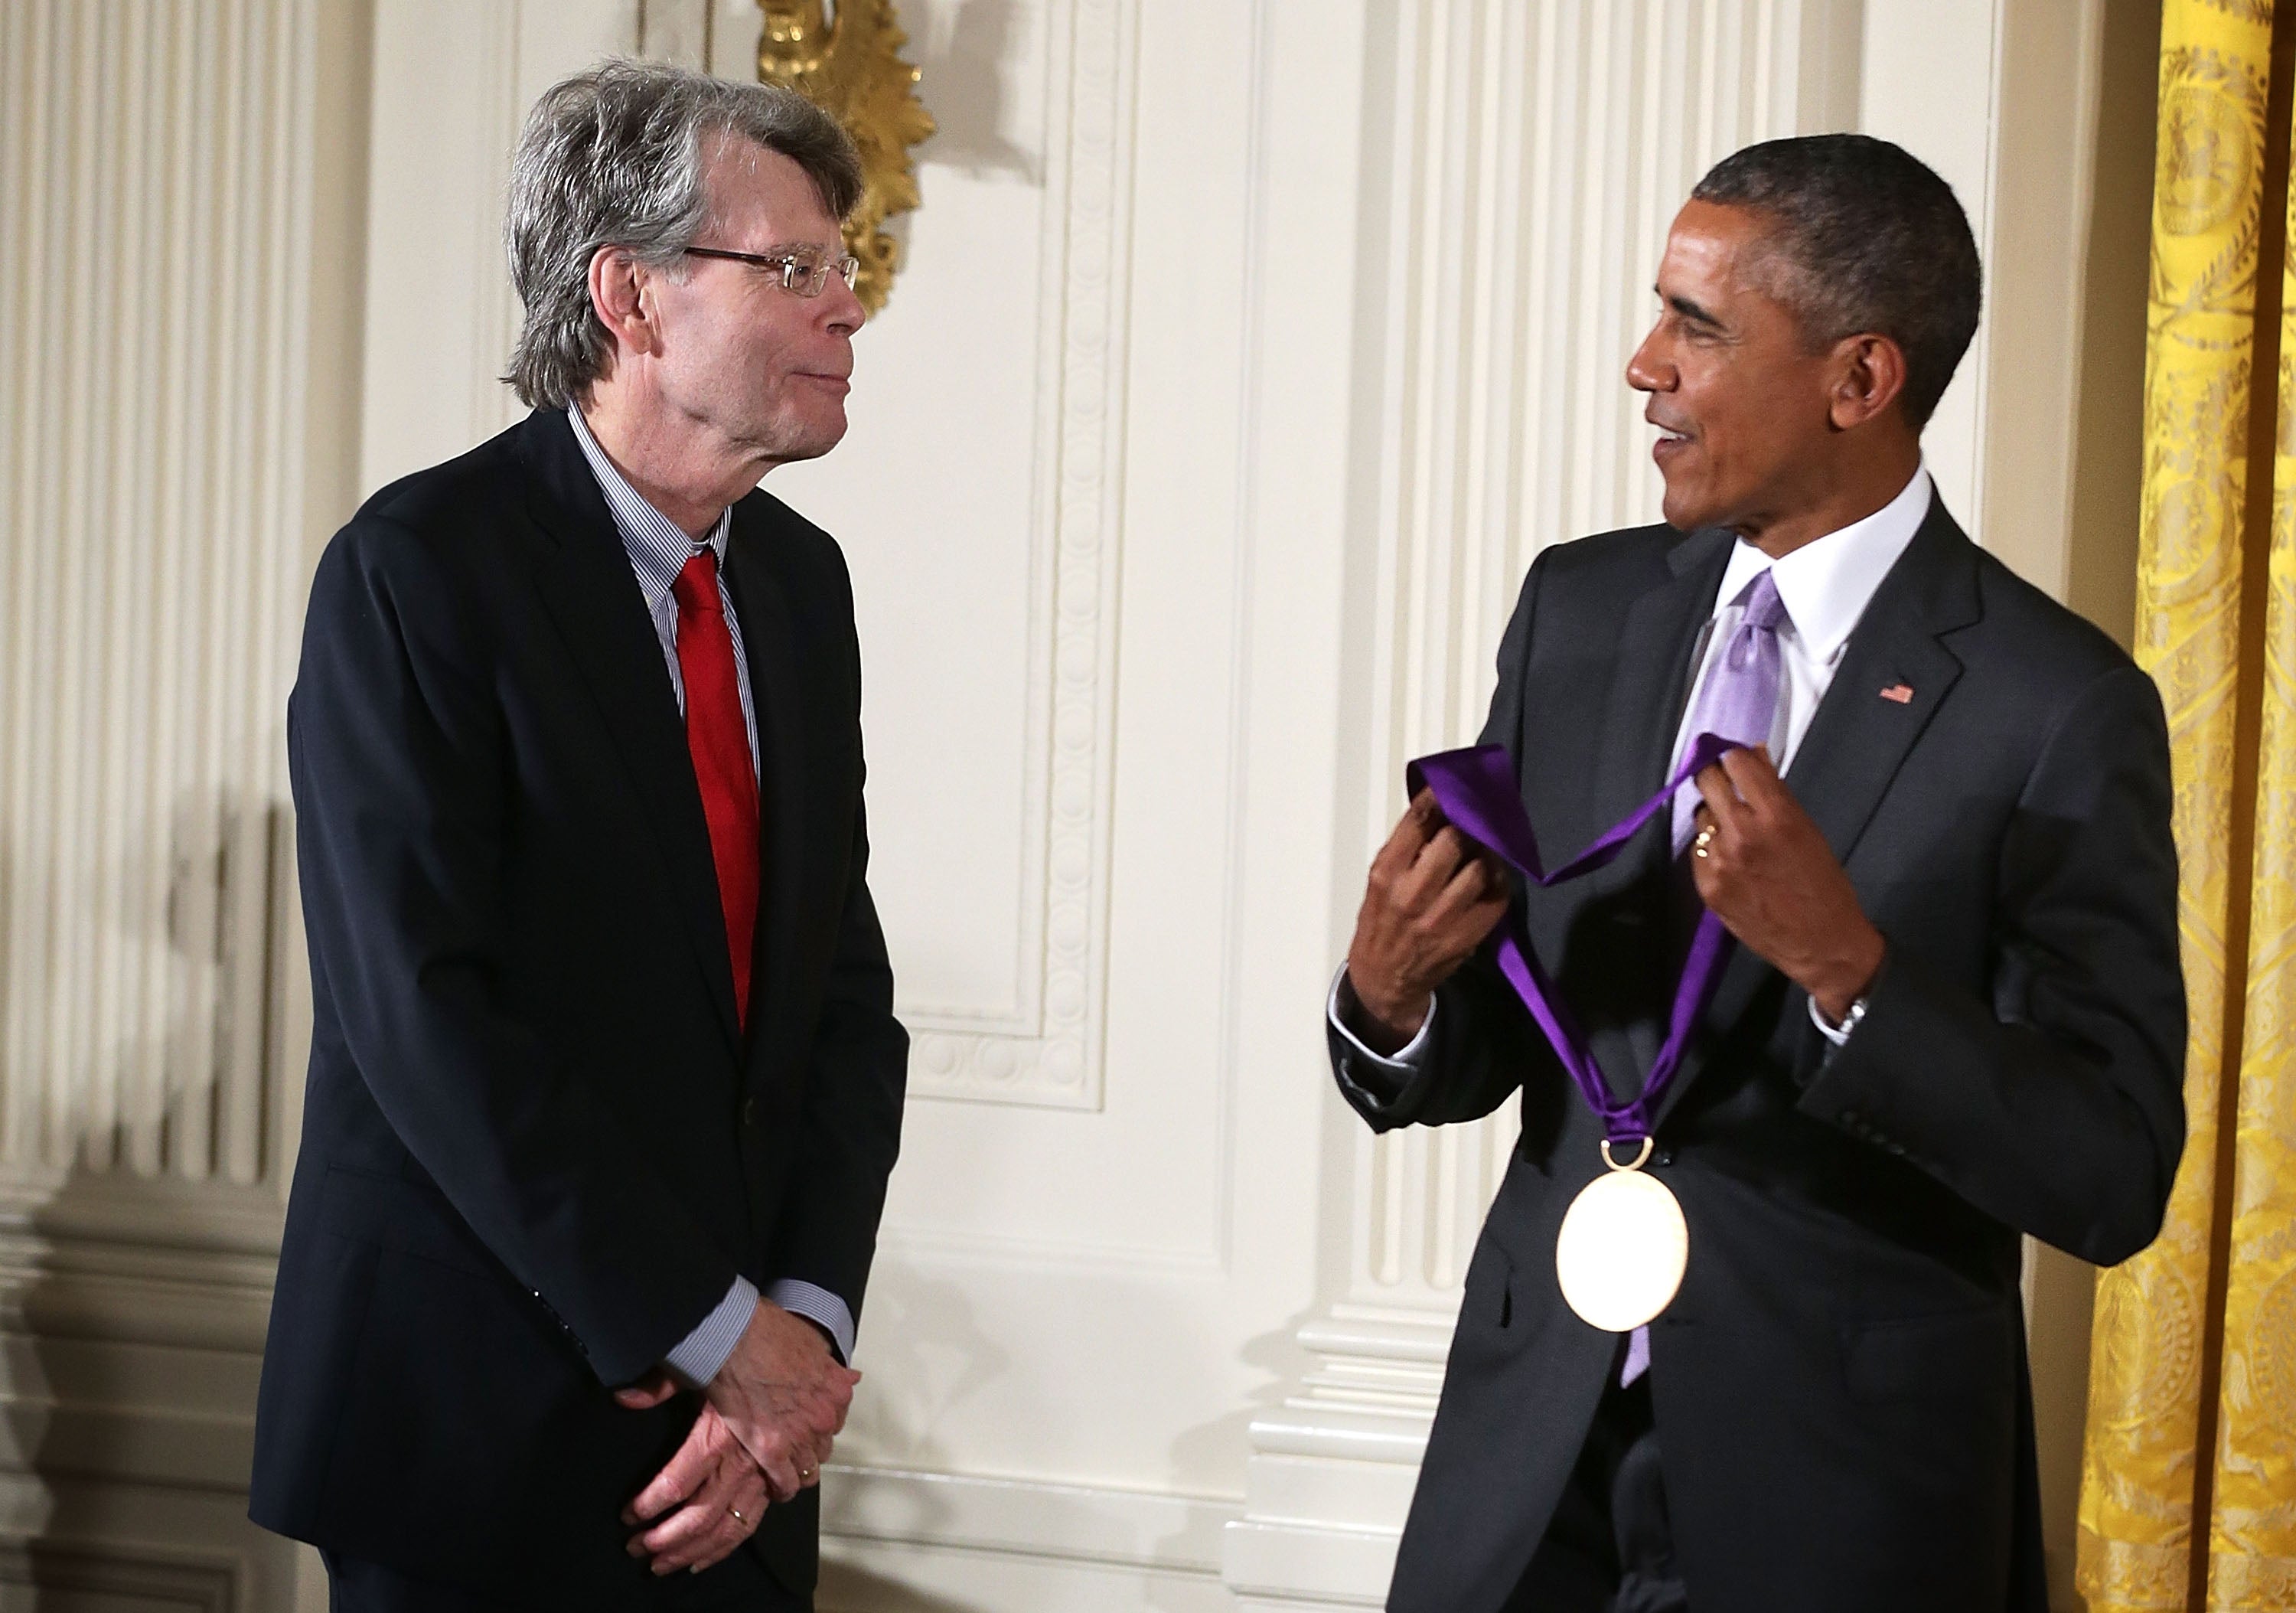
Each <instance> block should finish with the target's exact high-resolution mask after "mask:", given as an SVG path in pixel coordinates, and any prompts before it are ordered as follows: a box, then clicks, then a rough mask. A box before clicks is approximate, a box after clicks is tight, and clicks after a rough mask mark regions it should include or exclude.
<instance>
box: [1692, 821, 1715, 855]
mask: <svg viewBox="0 0 2296 1613" xmlns="http://www.w3.org/2000/svg"><path fill="white" fill-rule="evenodd" d="M1690 852H1691V855H1692V856H1693V857H1711V856H1712V855H1714V826H1713V825H1712V824H1708V825H1707V826H1706V827H1704V828H1702V829H1701V830H1699V831H1698V838H1697V839H1695V840H1693V841H1692V842H1691V843H1690Z"/></svg>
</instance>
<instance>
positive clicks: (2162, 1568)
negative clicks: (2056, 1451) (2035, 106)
mask: <svg viewBox="0 0 2296 1613" xmlns="http://www.w3.org/2000/svg"><path fill="white" fill-rule="evenodd" d="M2274 21H2275V20H2274V17H2273V6H2272V4H2271V0H2166V4H2164V5H2163V7H2162V16H2161V79H2160V84H2161V97H2160V103H2159V128H2158V142H2159V144H2158V152H2157V165H2156V169H2155V175H2154V193H2153V251H2152V276H2151V288H2150V303H2151V309H2150V328H2149V330H2148V333H2147V342H2146V356H2145V379H2144V492H2143V506H2142V507H2143V523H2144V527H2143V532H2142V535H2141V539H2140V548H2139V556H2138V582H2137V607H2136V608H2137V618H2136V656H2137V660H2138V662H2140V663H2141V664H2142V665H2143V666H2144V668H2145V669H2146V670H2147V671H2150V672H2151V673H2152V674H2153V678H2154V679H2155V680H2156V681H2157V682H2158V683H2159V684H2160V687H2161V696H2162V699H2163V701H2164V702H2165V703H2166V704H2167V707H2168V712H2169V732H2170V742H2171V751H2172V759H2173V762H2174V766H2175V771H2176V829H2177V852H2178V856H2179V860H2180V863H2181V871H2182V890H2181V893H2180V903H2179V913H2178V921H2179V927H2180V931H2181V939H2182V943H2183V950H2184V965H2185V985H2186V990H2187V992H2188V994H2189V999H2190V1006H2191V1014H2192V1030H2191V1037H2190V1041H2189V1045H2188V1048H2187V1052H2186V1062H2185V1108H2186V1115H2187V1122H2188V1127H2189V1130H2188V1134H2187V1139H2186V1142H2185V1156H2184V1160H2183V1164H2182V1167H2181V1169H2180V1170H2179V1172H2178V1174H2177V1183H2176V1189H2175V1192H2174V1195H2173V1197H2172V1198H2171V1201H2170V1205H2169V1220H2168V1224H2167V1226H2166V1228H2165V1229H2164V1230H2163V1231H2162V1233H2161V1238H2160V1240H2159V1241H2158V1242H2156V1243H2155V1244H2154V1245H2153V1247H2151V1248H2149V1249H2147V1250H2146V1251H2145V1252H2144V1254H2142V1255H2138V1256H2137V1257H2136V1259H2134V1260H2131V1261H2129V1262H2128V1263H2125V1264H2123V1265H2121V1266H2119V1267H2116V1268H2114V1269H2112V1270H2111V1271H2104V1272H2103V1273H2101V1274H2100V1275H2099V1279H2098V1283H2097V1296H2096V1313H2095V1343H2094V1348H2093V1352H2092V1357H2091V1363H2090V1379H2089V1410H2088V1427H2087V1444H2086V1447H2085V1451H2084V1456H2083V1464H2082V1482H2081V1499H2080V1515H2079V1568H2078V1574H2077V1580H2078V1584H2079V1589H2080V1591H2081V1592H2082V1593H2083V1594H2084V1595H2085V1596H2086V1597H2087V1605H2088V1608H2089V1609H2090V1613H2139V1610H2144V1613H2152V1610H2154V1609H2177V1610H2178V1613H2183V1610H2185V1609H2188V1608H2195V1607H2196V1606H2204V1607H2205V1608H2206V1609H2209V1610H2210V1613H2216V1610H2218V1609H2223V1610H2226V1613H2230V1610H2231V1609H2243V1610H2247V1609H2296V1454H2292V1444H2296V1141H2292V1138H2296V1090H2292V1089H2296V1077H2292V1074H2291V1064H2292V1059H2296V366H2292V364H2291V358H2292V356H2296V318H2292V317H2291V315H2292V311H2296V276H2290V275H2289V273H2288V271H2287V268H2286V267H2285V265H2284V261H2282V260H2284V259H2285V258H2286V256H2287V254H2286V252H2285V251H2284V248H2283V245H2282V243H2284V240H2285V239H2286V236H2285V235H2284V234H2283V233H2282V232H2281V231H2280V230H2278V229H2277V228H2276V229H2273V230H2271V231H2269V232H2267V229H2266V228H2265V225H2266V222H2267V217H2271V218H2272V222H2273V223H2274V224H2277V223H2278V222H2279V220H2280V218H2286V217H2289V216H2290V213H2291V208H2290V200H2291V199H2290V197H2289V195H2288V194H2287V185H2286V181H2285V178H2284V173H2285V165H2284V163H2281V162H2277V161H2275V162H2269V163H2267V138H2270V139H2272V140H2274V141H2276V142H2277V143H2279V144H2285V143H2286V142H2287V140H2288V133H2287V130H2286V129H2285V128H2278V129H2274V130H2272V131H2271V132H2270V135H2269V136H2267V125H2268V114H2270V113H2271V112H2272V111H2273V106H2272V101H2271V95H2270V89H2271V78H2272V64H2273V32H2274ZM2279 22H2280V27H2281V28H2282V29H2292V28H2296V17H2283V18H2281V19H2280V20H2279ZM2267 170H2270V171H2271V173H2272V175H2273V190H2274V193H2272V194H2269V195H2267ZM2267 235H2270V236H2271V237H2272V240H2273V243H2274V246H2273V251H2272V253H2271V256H2272V258H2273V259H2274V261H2271V262H2269V263H2266V262H2264V261H2263V260H2262V259H2263V257H2264V251H2263V248H2264V244H2265V241H2266V237H2267ZM2259 272H2261V273H2262V275H2264V276H2268V279H2267V280H2266V281H2265V283H2264V284H2265V285H2266V286H2267V289H2268V290H2270V291H2272V292H2276V293H2277V294H2276V295H2275V296H2272V297H2270V298H2268V299H2267V301H2268V302H2270V303H2275V304H2276V305H2277V309H2276V313H2277V316H2278V317H2276V318H2273V317H2271V312H2269V311H2268V312H2267V319H2269V320H2270V325H2269V328H2268V329H2267V332H2266V334H2267V338H2268V339H2269V340H2267V343H2266V350H2267V351H2271V352H2276V354H2277V356H2278V361H2277V363H2276V365H2274V366H2273V368H2274V369H2275V371H2276V373H2275V374H2267V375H2265V376H2261V377H2257V376H2254V375H2253V374H2252V370H2253V366H2254V361H2255V358H2256V355H2257V351H2258V346H2259V343H2258V340H2257V339H2258V335H2259V331H2258V328H2257V320H2258V301H2259V298H2258V292H2259ZM2256 385H2261V386H2264V387H2266V388H2268V389H2270V390H2269V391H2267V394H2266V395H2265V397H2264V398H2262V399H2257V398H2256V397H2255V396H2254V393H2253V391H2252V388H2253V387H2254V386H2256ZM2259 401H2261V402H2263V403H2265V404H2267V406H2270V405H2272V404H2274V403H2276V406H2277V407H2276V411H2275V414H2276V422H2277V427H2278V429H2277V431H2276V432H2275V433H2274V440H2271V441H2269V442H2255V443H2251V440H2250V422H2251V414H2252V405H2253V404H2254V403H2256V402H2259ZM2268 417H2269V416H2268ZM2267 476H2268V477H2269V486H2270V499H2269V508H2270V511H2271V521H2270V526H2271V532H2270V561H2269V567H2268V589H2267V594H2266V602H2265V605H2264V608H2265V612H2266V621H2265V631H2264V633H2263V635H2262V640H2263V644H2262V651H2263V653H2262V654H2260V655H2259V654H2257V653H2256V646H2255V643H2254V641H2253V636H2251V645H2250V653H2249V654H2245V655H2244V654H2243V635H2242V603H2243V584H2244V582H2251V581H2252V580H2251V579H2247V578H2245V577H2244V576H2243V571H2244V567H2243V554H2244V553H2246V552H2249V551H2251V548H2252V547H2254V545H2255V544H2256V543H2257V542H2259V541H2260V540H2261V539H2262V538H2263V536H2264V535H2263V534H2262V533H2252V532H2251V531H2250V530H2249V529H2250V526H2251V520H2252V519H2253V517H2252V516H2251V510H2252V509H2255V508H2257V507H2258V505H2257V504H2256V503H2252V501H2251V497H2250V492H2251V479H2252V478H2254V479H2256V480H2257V481H2261V480H2262V479H2263V478H2265V477H2267ZM2258 491H2259V493H2260V492H2261V491H2262V489H2261V488H2260V487H2259V489H2258ZM2254 605H2255V601H2254V599H2253V595H2252V593H2251V608H2254ZM2259 694H2260V697H2261V699H2260V704H2261V710H2260V713H2259V712H2258V708H2257V704H2256V703H2257V702H2258V700H2259ZM2244 703H2246V704H2247V709H2248V710H2249V712H2251V722H2252V723H2253V727H2252V728H2251V730H2250V733H2249V735H2247V736H2244V735H2243V728H2242V721H2241V717H2242V711H2243V704H2244ZM2259 716H2260V720H2258V718H2259ZM2247 744H2253V745H2254V746H2255V749H2254V750H2253V752H2251V753H2248V754H2246V755H2244V754H2243V751H2244V750H2245V748H2246V745H2247ZM2251 757H2252V758H2253V761H2254V768H2255V771H2254V778H2255V780H2256V783H2255V794H2254V795H2253V797H2252V798H2248V799H2243V797H2245V796H2246V794H2247V792H2246V791H2245V790H2244V789H2243V787H2242V785H2243V781H2244V779H2245V778H2246V777H2247V772H2246V767H2245V765H2244V764H2245V763H2246V762H2248V761H2250V760H2251ZM2243 935H2244V936H2245V942H2246V944H2245V946H2242V945H2241V944H2240V938H2241V937H2243ZM2235 1004H2237V1005H2238V1007H2239V1012H2240V1016H2239V1018H2238V1019H2237V1021H2235V1020H2233V1019H2232V1018H2231V1017H2229V1012H2230V1010H2231V1008H2233V1006H2234V1005H2235ZM2228 1041H2232V1042H2236V1044H2237V1053H2236V1055H2231V1056H2229V1057H2228V1054H2230V1052H2231V1050H2230V1049H2228V1046H2227V1043H2228ZM2227 1105H2229V1106H2231V1111H2230V1118H2231V1119H2232V1121H2233V1123H2234V1129H2233V1133H2232V1136H2233V1146H2232V1148H2231V1150H2230V1153H2229V1156H2228V1157H2226V1150H2225V1149H2224V1147H2223V1142H2224V1135H2223V1129H2222V1128H2223V1122H2224V1120H2225V1119H2226V1106H2227ZM2226 1171H2229V1173H2230V1176H2229V1181H2227V1180H2226V1177H2225V1175H2224V1173H2225V1172H2226ZM2226 1189H2229V1190H2228V1191H2227V1190H2226ZM2227 1222H2228V1224H2227ZM2211 1432H2212V1433H2213V1441H2212V1447H2213V1448H2212V1449H2210V1450H2207V1451H2203V1450H2202V1449H2201V1448H2200V1447H2201V1445H2202V1442H2203V1441H2204V1440H2209V1439H2210V1435H2211ZM2203 1509H2205V1510H2206V1514H2207V1516H2206V1517H2205V1518H2201V1517H2199V1516H2198V1514H2199V1513H2200V1512H2201V1511H2202V1510H2203ZM2195 1539H2199V1540H2201V1541H2202V1542H2204V1543H2205V1551H2206V1556H2205V1558H2204V1560H2202V1561H2200V1562H2196V1561H2195V1560H2194V1556H2193V1546H2194V1541H2195ZM2202 1584H2204V1585H2205V1586H2206V1592H2205V1600H2204V1601H2201V1602H2197V1603H2196V1601H2195V1599H2194V1588H2195V1586H2197V1585H2202Z"/></svg>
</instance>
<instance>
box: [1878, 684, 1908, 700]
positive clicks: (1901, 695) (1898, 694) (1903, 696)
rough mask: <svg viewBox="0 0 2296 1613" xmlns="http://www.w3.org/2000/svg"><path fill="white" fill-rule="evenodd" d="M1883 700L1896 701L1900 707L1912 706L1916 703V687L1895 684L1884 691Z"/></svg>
mask: <svg viewBox="0 0 2296 1613" xmlns="http://www.w3.org/2000/svg"><path fill="white" fill-rule="evenodd" d="M1882 699H1884V700H1894V701H1896V702H1897V703H1898V704H1899V705H1911V704H1913V703H1914V686H1913V685H1912V684H1910V683H1893V684H1891V685H1890V687H1888V688H1886V689H1883V690H1882Z"/></svg>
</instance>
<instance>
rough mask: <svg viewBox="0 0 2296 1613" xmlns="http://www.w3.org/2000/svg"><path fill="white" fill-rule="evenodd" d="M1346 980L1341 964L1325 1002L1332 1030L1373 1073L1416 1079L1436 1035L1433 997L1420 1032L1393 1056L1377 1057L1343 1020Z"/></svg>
mask: <svg viewBox="0 0 2296 1613" xmlns="http://www.w3.org/2000/svg"><path fill="white" fill-rule="evenodd" d="M1347 978H1348V966H1347V965H1345V964H1341V966H1340V972H1339V973H1338V974H1336V975H1333V976H1332V989H1331V992H1329V994H1328V995H1326V996H1325V998H1324V1017H1325V1018H1327V1019H1329V1020H1330V1021H1331V1022H1332V1029H1333V1030H1334V1031H1337V1032H1338V1033H1340V1035H1341V1038H1342V1039H1343V1040H1345V1041H1346V1042H1347V1044H1348V1046H1349V1047H1350V1048H1351V1049H1354V1050H1355V1052H1356V1055H1357V1057H1358V1058H1362V1059H1363V1060H1364V1061H1365V1062H1366V1063H1367V1064H1369V1065H1370V1066H1372V1067H1373V1068H1374V1069H1376V1070H1382V1071H1384V1072H1385V1073H1387V1074H1390V1075H1392V1076H1394V1077H1396V1078H1397V1079H1398V1081H1400V1080H1407V1079H1408V1078H1410V1077H1411V1076H1414V1075H1416V1074H1418V1073H1419V1068H1420V1066H1422V1065H1423V1064H1425V1063H1426V1062H1427V1039H1428V1038H1429V1037H1430V1036H1431V1035H1432V1034H1433V1033H1434V1031H1435V1007H1436V1005H1435V1000H1434V999H1433V998H1429V999H1428V1000H1427V1017H1426V1018H1424V1019H1423V1020H1421V1021H1420V1022H1419V1029H1418V1030H1417V1031H1416V1032H1415V1033H1413V1034H1412V1038H1411V1040H1410V1041H1406V1042H1405V1043H1404V1044H1403V1045H1402V1046H1401V1047H1399V1048H1398V1049H1396V1050H1395V1051H1394V1052H1392V1053H1374V1052H1373V1051H1372V1050H1371V1049H1369V1048H1367V1047H1365V1045H1364V1043H1363V1038H1362V1037H1360V1036H1357V1034H1356V1033H1354V1032H1353V1031H1350V1030H1349V1029H1348V1022H1347V1021H1346V1020H1345V1019H1343V1018H1342V1017H1341V1015H1340V987H1341V985H1343V984H1345V983H1346V982H1347Z"/></svg>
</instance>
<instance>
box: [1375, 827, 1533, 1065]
mask: <svg viewBox="0 0 2296 1613" xmlns="http://www.w3.org/2000/svg"><path fill="white" fill-rule="evenodd" d="M1510 895H1511V891H1510V887H1509V885H1508V882H1507V877H1506V875H1505V871H1504V870H1503V869H1502V868H1501V867H1500V865H1499V864H1498V862H1497V860H1495V859H1493V858H1492V857H1491V856H1490V854H1489V853H1488V852H1485V851H1483V850H1482V848H1481V847H1480V846H1478V845H1476V844H1474V843H1473V842H1472V841H1470V840H1468V839H1467V838H1466V836H1464V835H1462V834H1460V833H1459V831H1458V830H1456V829H1455V828H1453V827H1451V826H1450V825H1449V824H1448V823H1447V822H1445V821H1444V818H1443V811H1442V809H1441V808H1440V807H1439V806H1437V805H1436V804H1435V794H1434V792H1433V791H1432V790H1422V791H1420V792H1419V794H1417V795H1416V796H1415V797H1414V798H1413V800H1412V802H1411V804H1410V806H1409V807H1407V808H1406V809H1405V811H1404V814H1403V817H1402V819H1400V820H1399V821H1398V823H1397V824H1396V826H1395V832H1394V833H1393V834H1391V835H1389V836H1388V837H1387V844H1385V845H1383V846H1382V847H1380V849H1379V855H1377V856H1376V857H1374V858H1373V859H1372V863H1371V876H1370V877H1369V879H1368V880H1366V881H1365V889H1364V899H1363V906H1362V907H1361V908H1360V909H1357V913H1356V934H1355V940H1354V941H1353V942H1350V943H1349V946H1348V970H1347V978H1346V980H1345V981H1344V982H1343V983H1342V984H1341V992H1340V996H1341V1011H1342V1014H1343V1016H1345V1017H1346V1019H1347V1021H1348V1028H1349V1030H1350V1031H1353V1032H1354V1033H1356V1035H1357V1036H1358V1037H1359V1038H1361V1039H1362V1041H1363V1043H1364V1045H1365V1046H1366V1047H1368V1048H1370V1049H1372V1050H1373V1051H1374V1052H1375V1053H1382V1054H1386V1053H1393V1052H1395V1051H1396V1050H1397V1049H1399V1048H1401V1047H1403V1046H1404V1045H1405V1044H1406V1043H1407V1042H1408V1041H1410V1040H1411V1039H1412V1037H1413V1036H1415V1035H1416V1034H1417V1033H1418V1031H1419V1027H1420V1026H1421V1025H1424V1024H1425V1023H1426V1021H1427V1012H1428V1009H1429V1008H1430V1006H1431V1004H1432V1003H1433V1002H1434V1000H1435V988H1436V987H1437V986H1439V985H1440V984H1442V983H1443V982H1444V981H1446V980H1447V979H1449V978H1450V977H1451V975H1452V973H1453V972H1454V971H1455V970H1456V969H1457V968H1458V967H1459V966H1460V965H1461V964H1463V963H1464V962H1465V961H1466V960H1467V959H1468V958H1469V957H1470V956H1472V954H1473V952H1474V950H1475V949H1476V948H1477V947H1479V946H1480V945H1482V943H1483V938H1484V937H1485V936H1487V935H1488V934H1490V933H1491V931H1492V930H1493V929H1494V928H1495V927H1497V924H1498V921H1499V920H1500V918H1503V917H1505V913H1506V909H1507V902H1508V900H1509V898H1510Z"/></svg>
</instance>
